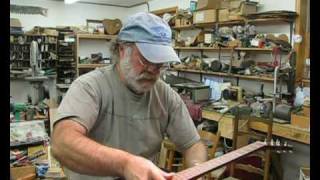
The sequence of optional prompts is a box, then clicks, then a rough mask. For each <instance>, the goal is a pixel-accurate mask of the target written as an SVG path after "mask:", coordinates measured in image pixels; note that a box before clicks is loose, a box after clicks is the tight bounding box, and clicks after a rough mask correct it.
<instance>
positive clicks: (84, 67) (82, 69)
mask: <svg viewBox="0 0 320 180" xmlns="http://www.w3.org/2000/svg"><path fill="white" fill-rule="evenodd" d="M116 38H117V36H116V35H104V34H77V35H76V58H77V62H76V71H77V76H79V75H81V74H84V73H87V72H89V71H91V70H93V69H95V68H97V67H103V66H106V65H108V64H80V63H79V58H80V40H81V39H87V40H103V41H111V40H114V39H116ZM107 48H108V47H106V49H107Z"/></svg>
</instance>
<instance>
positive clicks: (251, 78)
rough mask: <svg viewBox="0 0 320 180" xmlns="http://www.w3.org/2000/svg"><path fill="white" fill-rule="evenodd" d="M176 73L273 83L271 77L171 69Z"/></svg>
mask: <svg viewBox="0 0 320 180" xmlns="http://www.w3.org/2000/svg"><path fill="white" fill-rule="evenodd" d="M171 70H174V71H178V72H187V73H197V74H206V75H216V76H223V77H236V78H240V79H247V80H261V81H267V82H273V78H272V77H266V76H253V75H251V76H249V75H240V74H229V73H224V72H212V71H203V70H193V69H177V68H174V69H171Z"/></svg>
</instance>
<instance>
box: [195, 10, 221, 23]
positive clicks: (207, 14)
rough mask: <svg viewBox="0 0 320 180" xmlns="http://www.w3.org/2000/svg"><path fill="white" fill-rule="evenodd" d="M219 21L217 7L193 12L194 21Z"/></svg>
mask: <svg viewBox="0 0 320 180" xmlns="http://www.w3.org/2000/svg"><path fill="white" fill-rule="evenodd" d="M216 21H217V11H216V10H215V9H208V10H203V11H196V12H194V14H193V23H194V24H198V23H214V22H216Z"/></svg>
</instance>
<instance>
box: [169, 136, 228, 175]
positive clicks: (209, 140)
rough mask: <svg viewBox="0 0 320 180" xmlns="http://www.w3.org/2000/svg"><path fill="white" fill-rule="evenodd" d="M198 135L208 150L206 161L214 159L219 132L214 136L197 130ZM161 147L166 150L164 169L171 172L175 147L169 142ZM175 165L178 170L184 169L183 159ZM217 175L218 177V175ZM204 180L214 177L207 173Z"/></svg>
mask: <svg viewBox="0 0 320 180" xmlns="http://www.w3.org/2000/svg"><path fill="white" fill-rule="evenodd" d="M198 133H199V135H200V138H201V140H202V141H203V142H204V144H205V145H206V147H207V148H208V159H212V158H214V157H215V153H216V150H217V147H218V146H219V140H220V132H217V133H216V134H214V133H211V132H209V131H203V130H199V131H198ZM163 147H164V148H166V149H167V153H166V154H167V155H166V158H165V169H166V170H167V171H169V172H171V171H172V170H173V167H174V164H175V163H174V162H176V157H175V155H176V153H177V152H176V146H175V145H174V144H173V143H172V142H171V141H170V140H164V141H163ZM177 164H178V166H180V169H179V170H182V169H184V168H186V166H185V163H184V160H183V158H182V159H180V163H176V164H175V165H177ZM222 173H223V172H222ZM217 174H219V175H220V173H217ZM206 178H209V179H213V178H214V177H212V176H211V173H208V174H207V175H206Z"/></svg>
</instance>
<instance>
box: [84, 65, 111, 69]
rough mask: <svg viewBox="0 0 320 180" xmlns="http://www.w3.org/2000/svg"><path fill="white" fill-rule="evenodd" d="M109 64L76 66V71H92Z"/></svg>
mask: <svg viewBox="0 0 320 180" xmlns="http://www.w3.org/2000/svg"><path fill="white" fill-rule="evenodd" d="M106 65H109V64H78V69H94V68H97V67H104V66H106Z"/></svg>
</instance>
